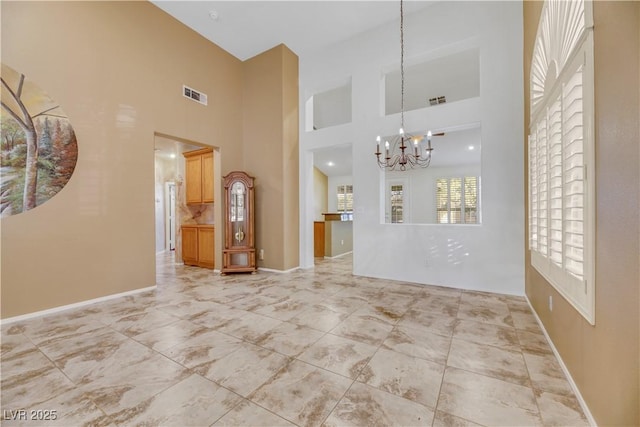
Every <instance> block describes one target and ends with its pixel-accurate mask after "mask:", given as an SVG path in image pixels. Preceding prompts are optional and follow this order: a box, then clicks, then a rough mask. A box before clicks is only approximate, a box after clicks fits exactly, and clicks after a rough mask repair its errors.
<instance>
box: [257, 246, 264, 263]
mask: <svg viewBox="0 0 640 427" xmlns="http://www.w3.org/2000/svg"><path fill="white" fill-rule="evenodd" d="M258 259H259V260H261V261H262V260H264V249H260V251H259V252H258Z"/></svg>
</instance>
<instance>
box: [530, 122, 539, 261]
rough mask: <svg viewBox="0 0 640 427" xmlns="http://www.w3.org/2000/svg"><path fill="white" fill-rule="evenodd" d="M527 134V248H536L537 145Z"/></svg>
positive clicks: (534, 137) (533, 138)
mask: <svg viewBox="0 0 640 427" xmlns="http://www.w3.org/2000/svg"><path fill="white" fill-rule="evenodd" d="M537 141H538V140H537V138H536V134H535V133H534V134H533V135H530V136H529V249H531V250H536V251H537V250H538V155H537V153H538V145H537Z"/></svg>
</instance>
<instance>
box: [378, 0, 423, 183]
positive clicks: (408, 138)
mask: <svg viewBox="0 0 640 427" xmlns="http://www.w3.org/2000/svg"><path fill="white" fill-rule="evenodd" d="M431 136H432V134H431V131H429V132H427V134H426V135H410V134H406V133H405V132H404V9H403V7H402V0H400V131H399V132H398V135H396V136H394V137H392V138H391V143H389V141H385V142H384V153H382V152H381V151H380V142H381V140H380V136H378V137H377V138H376V152H375V155H376V158H377V160H378V166H380V168H386V169H389V170H401V171H403V170H406V169H407V166H408V167H410V168H412V169H413V168H415V167H418V166H419V167H422V168H426V167H428V166H429V164H431V152H432V151H433V148H431ZM425 139H426V144H424V141H425ZM382 155H384V157H380V156H382Z"/></svg>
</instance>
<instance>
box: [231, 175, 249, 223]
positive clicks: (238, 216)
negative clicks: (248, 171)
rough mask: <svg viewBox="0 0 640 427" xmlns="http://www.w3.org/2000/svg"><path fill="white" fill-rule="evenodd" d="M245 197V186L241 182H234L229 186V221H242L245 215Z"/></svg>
mask: <svg viewBox="0 0 640 427" xmlns="http://www.w3.org/2000/svg"><path fill="white" fill-rule="evenodd" d="M245 197H246V188H245V186H244V184H243V183H241V182H235V183H234V184H233V185H232V186H231V197H230V199H231V209H230V216H231V218H230V220H231V222H235V221H244V218H245V216H246V214H245V206H246V203H245Z"/></svg>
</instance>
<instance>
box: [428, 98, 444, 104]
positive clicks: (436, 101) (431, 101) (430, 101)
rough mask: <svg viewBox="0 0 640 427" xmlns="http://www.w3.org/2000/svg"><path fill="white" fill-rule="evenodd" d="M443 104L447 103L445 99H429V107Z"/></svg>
mask: <svg viewBox="0 0 640 427" xmlns="http://www.w3.org/2000/svg"><path fill="white" fill-rule="evenodd" d="M445 102H447V98H445V97H444V96H438V97H436V98H429V105H438V104H444V103H445Z"/></svg>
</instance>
